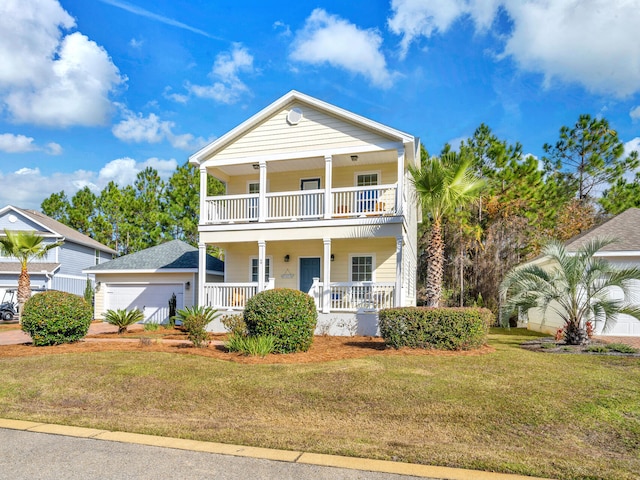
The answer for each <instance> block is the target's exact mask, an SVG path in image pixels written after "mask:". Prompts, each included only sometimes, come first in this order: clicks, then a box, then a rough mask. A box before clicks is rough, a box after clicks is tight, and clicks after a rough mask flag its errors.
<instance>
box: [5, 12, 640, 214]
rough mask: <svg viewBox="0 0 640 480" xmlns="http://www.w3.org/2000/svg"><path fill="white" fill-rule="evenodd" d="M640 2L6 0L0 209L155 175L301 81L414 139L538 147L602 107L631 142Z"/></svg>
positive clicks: (636, 119)
mask: <svg viewBox="0 0 640 480" xmlns="http://www.w3.org/2000/svg"><path fill="white" fill-rule="evenodd" d="M638 25H640V0H553V1H551V0H390V1H379V0H351V1H349V2H345V1H327V0H325V1H323V2H319V3H309V2H291V1H281V0H279V1H268V0H266V1H248V0H233V1H231V0H221V1H216V2H211V1H208V0H193V1H177V0H155V1H150V0H126V1H125V0H3V1H2V2H0V33H1V34H0V65H2V69H0V204H1V205H4V204H7V203H10V204H13V205H16V206H19V207H24V208H35V209H39V206H40V203H41V202H42V200H43V199H44V198H46V197H48V196H49V195H50V194H51V193H54V192H59V191H60V190H64V191H65V192H66V193H67V195H68V196H69V197H71V196H72V195H73V194H74V193H75V192H76V191H77V190H78V189H79V188H82V187H84V186H86V185H88V186H89V187H90V188H92V189H94V190H95V191H96V192H99V191H100V190H101V189H102V188H103V187H104V186H105V185H106V184H107V183H108V182H109V181H110V180H114V181H116V182H118V183H119V184H120V185H124V184H127V183H131V182H132V181H133V179H134V178H135V175H136V173H137V172H138V171H140V170H141V169H143V168H145V167H146V166H153V167H155V168H156V169H158V171H159V172H160V173H161V175H162V176H163V177H165V178H168V176H170V175H171V173H172V172H173V170H174V169H175V168H176V166H177V165H180V164H182V163H184V162H185V161H186V160H187V158H188V156H189V155H190V154H192V153H194V152H195V151H196V150H198V148H199V147H201V146H203V145H205V144H206V143H208V142H209V141H212V140H214V139H215V138H216V137H219V136H221V135H223V134H224V133H226V132H227V131H228V130H230V129H232V128H233V127H234V126H236V125H237V124H239V123H241V122H242V121H244V120H245V119H247V118H248V117H249V116H251V115H253V114H254V113H256V112H258V111H259V110H261V109H262V108H264V107H266V106H267V105H269V104H270V103H271V102H273V101H274V100H276V99H277V98H279V97H280V96H282V95H283V94H285V93H286V92H288V91H289V90H292V89H295V90H299V91H301V92H303V93H306V94H308V95H312V96H314V97H317V98H319V99H321V100H324V101H327V102H330V103H333V104H335V105H337V106H339V107H342V108H345V109H347V110H350V111H353V112H355V113H357V114H359V115H363V116H365V117H368V118H371V119H373V120H376V121H378V122H381V123H383V124H386V125H389V126H391V127H394V128H397V129H399V130H402V131H405V132H407V133H410V134H413V135H416V136H418V137H420V138H421V140H422V142H423V144H424V145H425V146H426V147H427V149H428V150H429V151H430V152H431V153H437V152H438V151H439V150H440V149H441V148H442V146H443V145H444V143H445V142H452V143H454V144H458V143H459V141H460V139H462V138H465V137H467V136H469V135H471V134H472V133H473V131H474V130H475V128H476V127H477V126H478V125H479V124H480V123H482V122H484V123H486V124H488V125H489V126H490V127H491V128H492V129H493V131H494V132H495V133H496V134H497V135H498V136H499V137H500V138H503V139H506V140H509V141H511V142H516V141H519V142H521V143H522V144H523V147H524V151H525V152H527V153H531V154H534V155H536V156H539V157H540V156H542V145H543V144H544V143H545V142H549V143H552V142H555V141H556V140H557V138H558V130H559V129H560V127H561V126H562V125H571V124H572V123H574V122H575V121H576V120H577V118H578V116H579V115H580V114H581V113H589V114H591V115H594V116H595V115H602V116H604V117H606V118H607V119H608V120H609V121H610V123H611V125H612V127H613V128H615V129H616V130H617V131H618V133H619V135H620V138H621V139H622V141H624V142H625V144H626V147H627V150H628V151H630V150H632V149H640V35H638Z"/></svg>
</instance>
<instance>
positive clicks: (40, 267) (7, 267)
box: [0, 262, 60, 275]
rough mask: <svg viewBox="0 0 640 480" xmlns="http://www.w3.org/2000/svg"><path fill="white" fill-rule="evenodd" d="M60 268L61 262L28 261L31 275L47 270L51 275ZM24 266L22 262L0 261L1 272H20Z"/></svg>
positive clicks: (28, 269)
mask: <svg viewBox="0 0 640 480" xmlns="http://www.w3.org/2000/svg"><path fill="white" fill-rule="evenodd" d="M58 268H60V264H59V263H45V262H29V263H27V271H28V272H29V274H30V275H36V274H43V271H46V273H47V274H49V275H51V274H52V273H53V272H55V271H56V270H57V269H58ZM21 269H22V267H21V265H20V262H0V272H1V273H20V271H21Z"/></svg>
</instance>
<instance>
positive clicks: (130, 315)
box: [104, 308, 144, 335]
mask: <svg viewBox="0 0 640 480" xmlns="http://www.w3.org/2000/svg"><path fill="white" fill-rule="evenodd" d="M142 320H144V314H143V313H142V312H141V311H140V310H138V309H137V308H134V309H133V310H129V311H127V310H126V309H124V308H123V309H118V310H107V311H106V312H105V314H104V321H105V322H107V323H110V324H111V325H115V326H116V327H118V335H122V334H123V333H125V332H126V331H127V327H128V326H129V325H133V324H134V323H138V322H141V321H142Z"/></svg>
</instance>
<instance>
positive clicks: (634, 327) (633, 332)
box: [596, 282, 640, 337]
mask: <svg viewBox="0 0 640 480" xmlns="http://www.w3.org/2000/svg"><path fill="white" fill-rule="evenodd" d="M633 291H634V292H633V295H634V298H633V299H632V301H633V302H634V303H638V302H639V301H640V282H633ZM610 295H611V297H612V298H614V299H616V300H623V299H624V295H623V294H622V290H620V289H619V288H614V289H612V290H610ZM596 333H599V334H602V335H613V336H634V337H638V336H640V321H638V320H636V319H635V318H633V317H630V316H629V315H619V316H618V319H617V321H616V323H615V325H614V324H613V323H612V324H611V325H610V326H609V329H608V330H607V331H606V332H603V331H602V325H600V326H598V327H597V329H596Z"/></svg>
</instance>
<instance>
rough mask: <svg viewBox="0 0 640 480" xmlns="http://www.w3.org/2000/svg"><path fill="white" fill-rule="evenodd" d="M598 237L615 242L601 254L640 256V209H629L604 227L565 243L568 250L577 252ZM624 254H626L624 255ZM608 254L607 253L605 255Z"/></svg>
mask: <svg viewBox="0 0 640 480" xmlns="http://www.w3.org/2000/svg"><path fill="white" fill-rule="evenodd" d="M596 237H605V238H610V239H613V240H615V242H614V243H612V244H610V245H607V246H606V247H604V248H603V249H601V250H600V252H602V253H605V252H609V254H613V253H614V252H615V253H620V254H626V255H631V254H635V255H640V208H629V209H628V210H625V211H624V212H622V213H620V214H618V215H616V216H615V217H612V218H610V219H609V220H607V221H606V222H604V223H603V224H602V225H599V226H597V227H594V228H592V229H590V230H587V231H586V232H584V233H581V234H580V235H578V236H576V237H574V238H572V239H570V240H568V241H567V242H566V243H565V246H566V247H567V250H569V251H575V250H577V249H578V248H580V247H581V246H583V245H585V244H586V243H587V242H589V241H591V240H593V239H594V238H596ZM623 252H624V253H623ZM605 254H606V253H605Z"/></svg>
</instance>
